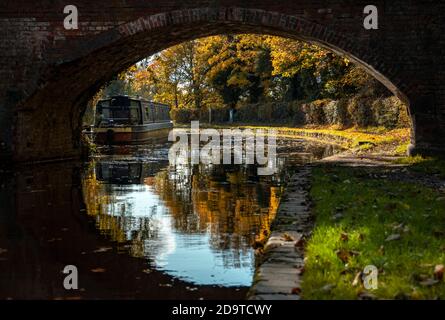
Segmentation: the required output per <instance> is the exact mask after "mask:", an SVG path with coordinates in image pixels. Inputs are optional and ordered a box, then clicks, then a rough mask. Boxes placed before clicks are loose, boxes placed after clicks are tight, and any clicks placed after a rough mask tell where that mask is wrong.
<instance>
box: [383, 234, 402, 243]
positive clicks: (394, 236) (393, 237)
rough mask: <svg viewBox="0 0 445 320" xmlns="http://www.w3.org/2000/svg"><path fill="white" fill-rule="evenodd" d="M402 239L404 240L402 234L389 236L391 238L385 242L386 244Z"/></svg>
mask: <svg viewBox="0 0 445 320" xmlns="http://www.w3.org/2000/svg"><path fill="white" fill-rule="evenodd" d="M401 238H402V236H401V235H400V234H398V233H394V234H391V235H389V236H388V237H387V238H386V239H385V241H386V242H390V241H395V240H400V239H401Z"/></svg>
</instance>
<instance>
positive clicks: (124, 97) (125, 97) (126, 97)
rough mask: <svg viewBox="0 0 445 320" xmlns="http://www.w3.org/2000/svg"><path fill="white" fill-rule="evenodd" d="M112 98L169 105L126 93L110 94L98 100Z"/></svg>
mask: <svg viewBox="0 0 445 320" xmlns="http://www.w3.org/2000/svg"><path fill="white" fill-rule="evenodd" d="M112 99H128V100H136V101H142V102H148V103H153V104H157V105H162V106H166V107H170V106H169V105H168V104H165V103H161V102H156V101H151V100H146V99H143V98H140V97H132V96H127V95H115V96H110V97H107V98H105V99H100V100H99V102H100V101H108V100H112Z"/></svg>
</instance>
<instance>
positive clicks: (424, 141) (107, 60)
mask: <svg viewBox="0 0 445 320" xmlns="http://www.w3.org/2000/svg"><path fill="white" fill-rule="evenodd" d="M226 33H230V34H235V33H257V34H269V35H277V36H282V37H287V38H293V39H298V40H303V41H309V42H313V43H316V44H318V45H320V46H322V47H324V48H328V49H331V50H333V51H335V52H336V53H339V54H342V55H345V56H347V57H348V58H349V59H350V60H352V61H353V62H355V63H357V64H359V65H360V66H361V67H363V68H364V69H365V70H367V71H368V72H369V73H370V74H371V75H373V76H374V77H376V78H377V79H378V80H379V81H381V82H382V83H383V84H384V85H385V86H386V87H388V89H390V90H391V91H392V92H393V93H394V94H395V95H397V96H398V97H399V98H400V99H401V100H402V101H403V102H405V103H406V104H407V105H408V108H409V111H410V114H411V117H412V119H413V135H412V147H411V149H412V150H413V152H416V153H422V154H424V153H432V154H437V153H442V152H443V150H444V143H443V141H440V140H441V138H440V137H445V129H444V126H443V123H442V121H441V118H440V117H438V115H437V112H435V111H432V110H436V109H432V108H431V106H432V105H433V104H435V103H437V101H436V100H435V99H437V98H438V97H437V96H435V95H434V93H433V94H431V93H430V92H429V90H426V89H425V88H423V87H422V86H420V85H419V84H417V83H415V84H413V83H412V82H411V80H413V79H412V78H407V74H406V73H404V72H403V71H404V70H403V69H401V68H398V67H397V66H396V65H394V64H392V63H391V57H389V58H388V56H387V55H385V50H384V49H385V48H384V47H381V46H380V45H377V46H375V47H373V46H372V45H371V44H372V43H370V42H369V41H358V39H356V38H354V36H353V35H347V34H345V33H344V32H340V31H337V30H336V29H335V28H329V27H326V26H324V25H323V24H320V23H317V22H311V21H309V20H304V19H299V18H295V17H294V16H287V15H285V14H278V13H276V12H268V11H264V10H255V9H233V8H212V9H211V10H210V9H209V8H203V9H193V10H179V11H174V12H167V13H162V14H157V15H152V16H146V17H142V18H140V19H137V20H133V21H131V22H128V23H125V24H120V25H119V26H117V27H115V28H111V29H110V30H107V31H105V32H102V33H99V34H96V35H94V36H90V37H87V38H80V39H75V40H73V41H72V42H71V43H64V44H63V45H64V46H63V47H62V48H57V49H54V48H53V50H48V51H47V52H44V53H43V54H42V55H43V58H42V59H43V60H44V61H45V63H43V64H41V66H40V67H39V69H38V70H39V75H38V81H37V82H36V84H35V85H34V87H32V88H30V89H29V91H27V92H26V93H23V92H22V93H20V94H19V95H18V97H16V98H15V100H14V99H12V100H13V101H12V102H10V103H9V104H11V105H14V114H13V116H12V119H11V122H9V124H10V125H12V126H11V131H10V132H11V133H10V135H11V141H12V143H11V150H10V153H11V154H12V157H13V159H14V160H15V161H34V160H36V161H41V160H55V159H65V158H77V157H79V155H80V152H81V145H80V134H81V122H82V116H83V113H84V111H85V108H86V105H87V102H88V100H89V99H90V98H91V97H92V96H93V95H94V94H95V93H96V92H97V91H98V90H99V89H100V87H101V86H103V85H104V84H105V83H106V82H108V81H109V80H111V79H112V78H113V77H114V76H115V75H116V74H117V73H119V72H120V71H122V70H124V69H126V68H128V67H129V66H131V65H132V64H134V63H135V62H137V61H139V60H141V59H143V58H145V57H147V56H149V55H152V54H154V53H156V52H158V51H161V50H163V49H166V48H168V47H170V46H173V45H176V44H179V43H181V42H184V41H188V40H192V39H196V38H199V37H205V36H210V35H217V34H226ZM386 51H387V50H386ZM386 54H387V53H386ZM45 59H46V60H45ZM423 89H425V90H423ZM422 90H423V91H422Z"/></svg>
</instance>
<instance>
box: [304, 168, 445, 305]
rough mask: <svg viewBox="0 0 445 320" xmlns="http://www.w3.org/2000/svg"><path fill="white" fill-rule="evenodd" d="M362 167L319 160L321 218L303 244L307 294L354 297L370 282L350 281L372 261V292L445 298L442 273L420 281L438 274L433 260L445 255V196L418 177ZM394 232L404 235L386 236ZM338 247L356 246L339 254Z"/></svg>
mask: <svg viewBox="0 0 445 320" xmlns="http://www.w3.org/2000/svg"><path fill="white" fill-rule="evenodd" d="M364 170H365V169H360V168H337V167H327V166H321V167H317V168H314V171H313V187H312V190H311V196H312V198H313V200H314V203H315V207H314V213H315V218H316V222H315V229H314V232H313V235H312V237H311V238H310V239H309V240H308V243H307V247H306V264H305V272H304V276H303V285H302V292H303V298H305V299H357V298H358V295H359V294H360V293H363V292H366V290H365V289H364V287H363V285H362V284H359V285H357V286H355V287H354V286H353V285H352V283H353V280H354V278H355V276H356V274H357V273H358V272H360V271H362V270H363V269H364V267H365V266H367V265H375V266H376V267H377V268H378V269H379V277H378V289H377V290H373V291H368V292H370V293H372V294H373V295H375V296H376V297H377V298H387V299H394V298H401V297H405V298H412V299H433V298H437V297H439V298H442V299H444V298H445V283H444V282H443V281H441V282H440V283H438V284H435V285H432V286H423V285H421V282H422V281H424V280H425V279H431V278H433V276H434V267H435V265H438V264H444V263H445V202H444V200H443V196H441V195H440V194H439V193H438V192H436V191H434V190H432V189H428V188H425V187H423V186H420V185H414V184H408V183H403V182H392V181H387V180H385V179H384V178H371V177H370V176H369V174H368V173H367V172H368V171H364ZM367 170H370V169H367ZM333 217H336V219H335V218H333ZM342 234H346V235H347V238H348V239H347V240H345V236H343V239H342ZM394 234H400V236H401V238H400V239H399V240H394V241H385V240H386V239H387V238H388V236H390V235H394ZM339 250H343V252H348V251H352V252H353V253H354V254H352V255H351V256H349V257H348V256H346V259H343V260H344V261H342V260H341V259H340V258H339V257H338V256H337V252H338V251H339ZM327 285H328V286H327Z"/></svg>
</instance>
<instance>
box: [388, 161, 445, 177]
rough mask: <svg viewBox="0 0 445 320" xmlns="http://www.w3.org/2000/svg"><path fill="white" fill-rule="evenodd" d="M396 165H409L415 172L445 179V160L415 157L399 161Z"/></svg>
mask: <svg viewBox="0 0 445 320" xmlns="http://www.w3.org/2000/svg"><path fill="white" fill-rule="evenodd" d="M395 163H398V164H406V165H409V166H410V170H412V171H414V172H420V173H425V174H438V175H440V177H442V178H445V160H442V159H438V158H424V157H422V156H415V157H405V158H400V159H397V160H396V161H395Z"/></svg>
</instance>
